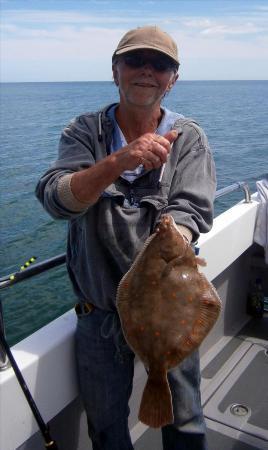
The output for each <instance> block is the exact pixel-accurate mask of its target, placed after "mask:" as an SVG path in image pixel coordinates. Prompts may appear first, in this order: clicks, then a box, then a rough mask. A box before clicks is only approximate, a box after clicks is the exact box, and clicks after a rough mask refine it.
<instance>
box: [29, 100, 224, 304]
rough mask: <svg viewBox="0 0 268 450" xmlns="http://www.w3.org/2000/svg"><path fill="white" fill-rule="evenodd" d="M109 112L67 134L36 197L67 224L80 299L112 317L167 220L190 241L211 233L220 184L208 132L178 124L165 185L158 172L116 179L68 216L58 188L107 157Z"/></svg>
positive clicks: (87, 118) (77, 123)
mask: <svg viewBox="0 0 268 450" xmlns="http://www.w3.org/2000/svg"><path fill="white" fill-rule="evenodd" d="M110 106H111V105H109V106H108V107H106V108H105V109H104V110H102V111H100V112H99V113H88V114H83V115H81V116H79V117H78V118H76V119H75V120H73V121H72V122H71V123H70V124H69V125H68V126H67V127H66V128H65V129H64V130H63V133H62V136H61V139H60V143H59V155H58V159H57V161H56V162H55V163H54V164H53V165H52V166H51V168H50V169H49V170H47V172H46V173H45V174H44V175H43V176H42V177H41V178H40V180H39V182H38V184H37V187H36V195H37V198H38V199H39V200H40V202H41V203H42V205H43V206H44V208H45V209H46V211H47V212H48V213H49V214H50V215H51V216H52V217H54V218H60V219H67V220H69V227H68V241H67V268H68V272H69V275H70V278H71V281H72V284H73V288H74V291H75V293H76V295H77V297H78V299H79V300H80V301H91V302H92V303H93V304H95V306H97V307H99V308H102V309H105V310H110V311H113V310H115V298H116V290H117V286H118V283H119V281H120V279H121V278H122V276H123V275H124V274H125V272H126V271H127V270H128V269H129V267H130V266H131V264H132V262H133V260H134V258H135V256H136V255H137V253H138V252H139V251H140V250H141V248H142V246H143V244H144V242H145V240H146V239H147V237H148V236H149V235H150V234H151V233H152V231H153V230H154V227H155V225H156V223H157V222H158V221H159V219H160V216H161V214H162V213H167V214H171V215H172V216H173V217H174V220H175V222H176V223H177V224H180V225H183V226H185V227H187V228H188V229H189V230H191V232H192V235H193V240H197V238H198V236H199V233H200V232H202V233H205V232H207V231H209V230H210V228H211V226H212V218H213V201H214V195H215V188H216V180H215V167H214V162H213V159H212V155H211V152H210V149H209V144H208V141H207V138H206V136H205V134H204V132H203V131H202V129H201V128H200V127H199V126H198V125H197V123H196V122H194V121H193V120H191V119H178V121H176V128H177V129H178V131H179V136H178V138H177V139H176V141H175V142H174V144H173V147H172V150H171V153H170V156H169V158H168V161H167V163H166V166H165V170H164V174H163V176H162V179H161V182H160V183H159V176H160V172H161V169H155V170H147V171H145V172H144V173H143V174H142V175H141V176H139V177H138V178H137V179H136V180H135V181H134V182H133V183H129V182H128V181H126V180H124V179H123V178H121V177H119V178H118V179H117V180H116V181H115V182H114V183H112V184H111V185H110V186H108V187H107V188H106V189H105V191H104V192H103V193H102V195H101V197H100V199H99V200H98V201H97V202H96V203H95V204H93V205H89V206H88V205H87V206H86V205H85V207H84V208H83V209H82V210H80V211H74V210H71V209H67V208H66V206H64V204H63V202H62V201H61V199H60V198H59V194H58V183H59V181H60V179H61V178H62V177H63V176H66V174H72V173H74V172H76V171H79V170H82V169H85V168H88V167H90V166H92V165H94V164H95V163H96V162H97V161H100V160H101V159H103V158H105V156H107V154H108V153H109V149H110V144H111V140H112V131H113V123H112V122H111V121H110V119H109V118H108V117H107V115H106V112H107V110H108V109H109V107H110ZM125 198H126V199H127V200H128V202H124V200H125ZM128 204H130V205H138V206H135V207H131V208H130V207H126V206H125V205H128Z"/></svg>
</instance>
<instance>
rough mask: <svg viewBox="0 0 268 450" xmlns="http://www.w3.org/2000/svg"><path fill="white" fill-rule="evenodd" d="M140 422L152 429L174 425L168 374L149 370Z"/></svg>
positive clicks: (142, 400) (141, 406)
mask: <svg viewBox="0 0 268 450" xmlns="http://www.w3.org/2000/svg"><path fill="white" fill-rule="evenodd" d="M139 420H140V421H141V422H143V423H144V424H146V425H148V426H149V427H152V428H160V427H163V426H164V425H168V424H170V423H173V421H174V418H173V408H172V399H171V393H170V388H169V385H168V380H167V373H166V371H164V372H161V373H159V372H156V371H152V372H151V371H150V370H149V376H148V379H147V383H146V386H145V388H144V391H143V395H142V399H141V405H140V411H139Z"/></svg>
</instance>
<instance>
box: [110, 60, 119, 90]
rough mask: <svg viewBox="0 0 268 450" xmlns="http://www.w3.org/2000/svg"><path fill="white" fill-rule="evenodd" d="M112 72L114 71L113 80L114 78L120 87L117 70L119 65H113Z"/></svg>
mask: <svg viewBox="0 0 268 450" xmlns="http://www.w3.org/2000/svg"><path fill="white" fill-rule="evenodd" d="M112 70H113V78H114V82H115V84H116V86H118V84H119V83H118V69H117V64H113V65H112Z"/></svg>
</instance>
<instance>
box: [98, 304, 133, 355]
mask: <svg viewBox="0 0 268 450" xmlns="http://www.w3.org/2000/svg"><path fill="white" fill-rule="evenodd" d="M100 333H101V337H102V338H104V339H109V338H113V340H114V345H115V347H116V354H115V357H116V359H118V361H120V362H123V360H124V352H125V350H127V349H128V348H129V347H128V345H127V343H126V341H125V338H124V335H123V331H122V328H121V322H120V319H119V316H118V314H117V312H108V313H107V315H106V317H105V318H104V320H103V322H102V324H101V329H100Z"/></svg>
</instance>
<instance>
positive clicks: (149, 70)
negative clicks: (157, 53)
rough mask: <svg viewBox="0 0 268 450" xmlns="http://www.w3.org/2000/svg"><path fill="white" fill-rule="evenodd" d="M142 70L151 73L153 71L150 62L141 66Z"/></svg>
mask: <svg viewBox="0 0 268 450" xmlns="http://www.w3.org/2000/svg"><path fill="white" fill-rule="evenodd" d="M142 70H143V71H144V72H146V73H152V72H153V71H154V69H153V66H152V65H151V63H150V62H146V63H145V64H144V66H142Z"/></svg>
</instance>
